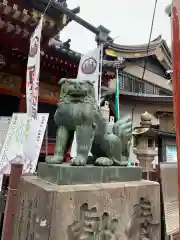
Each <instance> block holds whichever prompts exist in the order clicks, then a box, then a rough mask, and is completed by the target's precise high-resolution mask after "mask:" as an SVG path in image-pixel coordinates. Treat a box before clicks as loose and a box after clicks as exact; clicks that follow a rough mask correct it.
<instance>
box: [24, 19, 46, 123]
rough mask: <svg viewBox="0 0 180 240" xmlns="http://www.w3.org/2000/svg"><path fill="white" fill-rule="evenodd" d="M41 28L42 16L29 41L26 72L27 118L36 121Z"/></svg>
mask: <svg viewBox="0 0 180 240" xmlns="http://www.w3.org/2000/svg"><path fill="white" fill-rule="evenodd" d="M42 26H43V16H42V17H41V19H40V21H39V24H38V26H37V27H36V29H35V31H34V33H33V35H32V37H31V39H30V49H29V56H28V63H27V72H26V107H27V114H28V117H29V118H33V119H36V118H37V112H38V95H39V71H40V57H41V56H40V55H41V54H40V48H41V46H40V43H41V32H42Z"/></svg>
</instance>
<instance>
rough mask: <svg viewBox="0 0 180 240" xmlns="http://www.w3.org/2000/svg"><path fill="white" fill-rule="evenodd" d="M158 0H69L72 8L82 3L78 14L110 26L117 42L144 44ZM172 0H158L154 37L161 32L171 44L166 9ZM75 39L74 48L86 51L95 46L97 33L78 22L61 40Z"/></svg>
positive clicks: (95, 22) (90, 20) (64, 32)
mask: <svg viewBox="0 0 180 240" xmlns="http://www.w3.org/2000/svg"><path fill="white" fill-rule="evenodd" d="M154 1H155V0H89V1H88V0H67V3H68V7H69V8H75V7H77V6H80V8H81V10H80V14H79V16H80V17H82V18H83V19H85V20H86V21H88V22H89V23H91V24H93V25H94V26H96V27H97V26H99V25H103V26H105V27H106V28H108V29H109V30H111V34H110V36H111V37H113V38H115V37H117V36H119V37H118V38H117V39H116V40H115V42H116V43H118V44H123V45H129V44H132V45H133V44H141V43H147V42H148V39H149V33H150V26H151V21H152V14H153V8H154ZM170 2H171V0H158V4H157V10H156V16H155V22H154V28H153V34H152V39H154V38H156V37H157V36H158V35H160V34H161V35H162V36H163V38H164V39H165V40H166V41H167V43H168V45H169V46H170V45H171V27H170V19H169V18H168V17H167V15H166V14H165V13H164V10H165V7H166V6H167V5H168V4H169V3H170ZM68 38H71V39H72V42H71V49H73V50H75V51H78V52H81V53H86V52H87V51H88V50H91V49H93V48H94V47H95V46H96V42H95V35H94V34H93V33H91V32H90V31H88V30H86V29H85V28H83V27H82V26H80V25H79V24H77V23H76V22H71V23H70V24H69V25H68V26H67V27H66V28H65V29H64V30H63V31H62V33H61V40H63V41H65V40H67V39H68Z"/></svg>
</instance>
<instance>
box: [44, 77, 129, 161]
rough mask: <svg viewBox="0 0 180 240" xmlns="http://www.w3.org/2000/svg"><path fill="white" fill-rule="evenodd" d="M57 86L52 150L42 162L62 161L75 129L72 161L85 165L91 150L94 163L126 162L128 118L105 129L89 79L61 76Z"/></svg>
mask: <svg viewBox="0 0 180 240" xmlns="http://www.w3.org/2000/svg"><path fill="white" fill-rule="evenodd" d="M60 87H61V90H60V101H59V104H58V109H57V111H56V113H55V116H54V119H55V123H56V125H57V127H58V129H57V136H56V148H55V154H54V156H53V157H48V158H47V159H46V162H47V163H50V164H61V163H63V162H64V160H65V154H66V152H67V150H68V149H70V147H71V144H72V140H73V136H74V133H75V132H76V142H77V156H76V157H75V158H73V159H72V161H71V164H72V165H74V166H83V165H86V163H87V159H88V154H89V152H90V151H91V153H92V155H93V157H94V164H95V165H98V166H112V165H119V166H127V164H128V159H129V147H130V146H129V142H130V139H131V137H132V131H131V130H132V129H131V126H132V119H131V118H130V117H125V118H122V119H119V120H118V121H117V122H116V123H115V124H114V125H113V127H112V129H111V130H110V131H109V129H108V126H107V124H106V122H105V120H104V118H103V116H102V114H101V111H100V109H99V107H98V106H97V103H96V100H95V96H94V86H93V84H92V83H91V82H89V81H79V80H76V79H63V80H61V86H60Z"/></svg>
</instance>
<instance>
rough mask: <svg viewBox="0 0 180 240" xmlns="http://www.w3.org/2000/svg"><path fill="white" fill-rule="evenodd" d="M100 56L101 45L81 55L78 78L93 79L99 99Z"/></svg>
mask: <svg viewBox="0 0 180 240" xmlns="http://www.w3.org/2000/svg"><path fill="white" fill-rule="evenodd" d="M100 56H101V47H97V48H96V49H94V50H93V51H90V52H88V53H87V54H86V55H82V56H81V60H80V63H79V69H78V75H77V80H80V81H87V80H88V81H91V82H92V83H93V84H94V91H95V97H96V99H97V102H98V101H99V94H98V93H99V79H100V74H101V73H100V62H101V60H100Z"/></svg>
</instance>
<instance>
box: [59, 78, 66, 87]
mask: <svg viewBox="0 0 180 240" xmlns="http://www.w3.org/2000/svg"><path fill="white" fill-rule="evenodd" d="M66 80H67V79H66V78H61V79H60V80H59V82H58V84H59V86H60V87H61V86H62V84H63V83H65V82H66Z"/></svg>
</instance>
